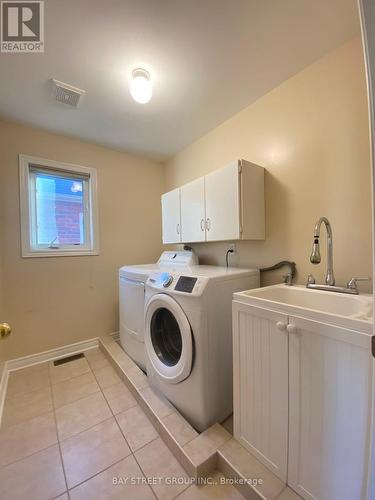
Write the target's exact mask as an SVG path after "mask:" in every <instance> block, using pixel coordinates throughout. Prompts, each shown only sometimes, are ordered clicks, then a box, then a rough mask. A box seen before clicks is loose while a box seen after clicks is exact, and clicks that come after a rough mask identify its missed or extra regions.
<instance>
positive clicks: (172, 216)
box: [161, 189, 181, 243]
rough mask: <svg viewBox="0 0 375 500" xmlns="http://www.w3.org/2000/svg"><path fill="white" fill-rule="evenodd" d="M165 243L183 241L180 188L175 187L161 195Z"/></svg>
mask: <svg viewBox="0 0 375 500" xmlns="http://www.w3.org/2000/svg"><path fill="white" fill-rule="evenodd" d="M161 209H162V223H163V243H180V242H181V220H180V189H174V190H173V191H169V193H165V194H163V195H162V197H161Z"/></svg>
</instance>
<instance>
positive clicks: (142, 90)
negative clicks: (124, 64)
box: [130, 68, 152, 104]
mask: <svg viewBox="0 0 375 500" xmlns="http://www.w3.org/2000/svg"><path fill="white" fill-rule="evenodd" d="M130 94H131V96H132V98H133V99H134V100H135V101H137V102H139V103H140V104H145V103H146V102H148V101H149V100H150V99H151V97H152V83H151V79H150V73H149V72H148V71H146V70H145V69H141V68H137V69H135V70H134V71H133V73H132V79H131V81H130Z"/></svg>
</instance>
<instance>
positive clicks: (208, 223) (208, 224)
mask: <svg viewBox="0 0 375 500" xmlns="http://www.w3.org/2000/svg"><path fill="white" fill-rule="evenodd" d="M206 229H207V231H209V230H210V229H211V219H210V218H209V217H207V219H206Z"/></svg>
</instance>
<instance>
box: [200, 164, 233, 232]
mask: <svg viewBox="0 0 375 500" xmlns="http://www.w3.org/2000/svg"><path fill="white" fill-rule="evenodd" d="M205 183H206V229H207V234H206V240H207V241H218V240H239V239H241V224H242V221H241V219H240V217H241V206H240V202H241V200H240V184H241V183H240V176H239V166H238V162H235V163H233V164H232V165H228V166H227V167H225V168H221V169H219V170H215V171H214V172H212V173H211V174H208V175H206V177H205Z"/></svg>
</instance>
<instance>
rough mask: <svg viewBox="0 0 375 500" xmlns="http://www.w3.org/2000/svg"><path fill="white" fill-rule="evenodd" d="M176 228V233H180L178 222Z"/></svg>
mask: <svg viewBox="0 0 375 500" xmlns="http://www.w3.org/2000/svg"><path fill="white" fill-rule="evenodd" d="M176 230H177V234H180V224H177V227H176Z"/></svg>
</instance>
